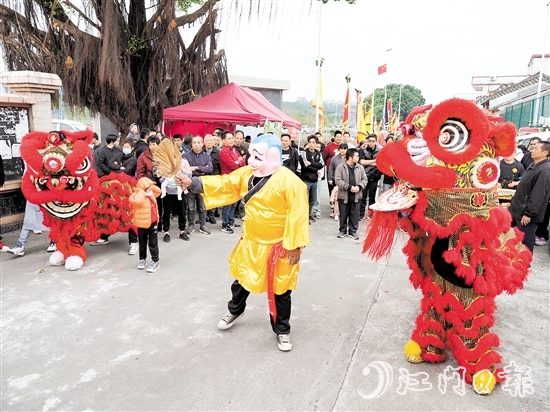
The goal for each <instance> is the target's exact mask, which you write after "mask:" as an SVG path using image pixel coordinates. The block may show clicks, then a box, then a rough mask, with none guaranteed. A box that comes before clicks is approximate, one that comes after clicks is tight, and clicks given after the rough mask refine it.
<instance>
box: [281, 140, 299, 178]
mask: <svg viewBox="0 0 550 412" xmlns="http://www.w3.org/2000/svg"><path fill="white" fill-rule="evenodd" d="M281 145H282V146H283V151H282V153H283V166H284V167H286V168H288V169H290V170H292V171H293V172H294V174H298V164H299V162H300V160H299V158H300V156H299V155H298V150H297V149H295V148H294V147H292V146H291V141H290V135H289V134H288V133H283V134H282V135H281Z"/></svg>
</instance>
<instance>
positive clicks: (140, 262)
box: [137, 259, 147, 270]
mask: <svg viewBox="0 0 550 412" xmlns="http://www.w3.org/2000/svg"><path fill="white" fill-rule="evenodd" d="M145 266H147V261H146V260H145V259H141V260H140V261H139V264H138V265H137V268H138V269H139V270H143V269H145Z"/></svg>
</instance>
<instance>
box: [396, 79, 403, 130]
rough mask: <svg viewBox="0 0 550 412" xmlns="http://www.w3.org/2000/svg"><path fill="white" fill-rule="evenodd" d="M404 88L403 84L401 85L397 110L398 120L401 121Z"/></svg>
mask: <svg viewBox="0 0 550 412" xmlns="http://www.w3.org/2000/svg"><path fill="white" fill-rule="evenodd" d="M402 90H403V85H402V84H400V85H399V108H398V110H397V122H398V123H399V122H400V121H401V91H402Z"/></svg>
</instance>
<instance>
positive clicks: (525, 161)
mask: <svg viewBox="0 0 550 412" xmlns="http://www.w3.org/2000/svg"><path fill="white" fill-rule="evenodd" d="M540 142H542V139H541V138H540V137H533V138H532V139H531V140H529V147H528V148H527V153H525V154H524V155H523V157H522V158H521V164H522V165H523V168H524V169H525V170H527V168H528V167H529V165H530V164H531V163H532V162H533V158H532V157H531V150H533V148H534V147H535V145H536V144H537V143H540Z"/></svg>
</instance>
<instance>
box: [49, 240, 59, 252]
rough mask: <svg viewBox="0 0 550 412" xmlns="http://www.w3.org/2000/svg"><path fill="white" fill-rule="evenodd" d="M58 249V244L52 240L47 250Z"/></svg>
mask: <svg viewBox="0 0 550 412" xmlns="http://www.w3.org/2000/svg"><path fill="white" fill-rule="evenodd" d="M56 250H57V246H56V244H55V242H50V245H49V246H48V248H47V249H46V252H55V251H56Z"/></svg>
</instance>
